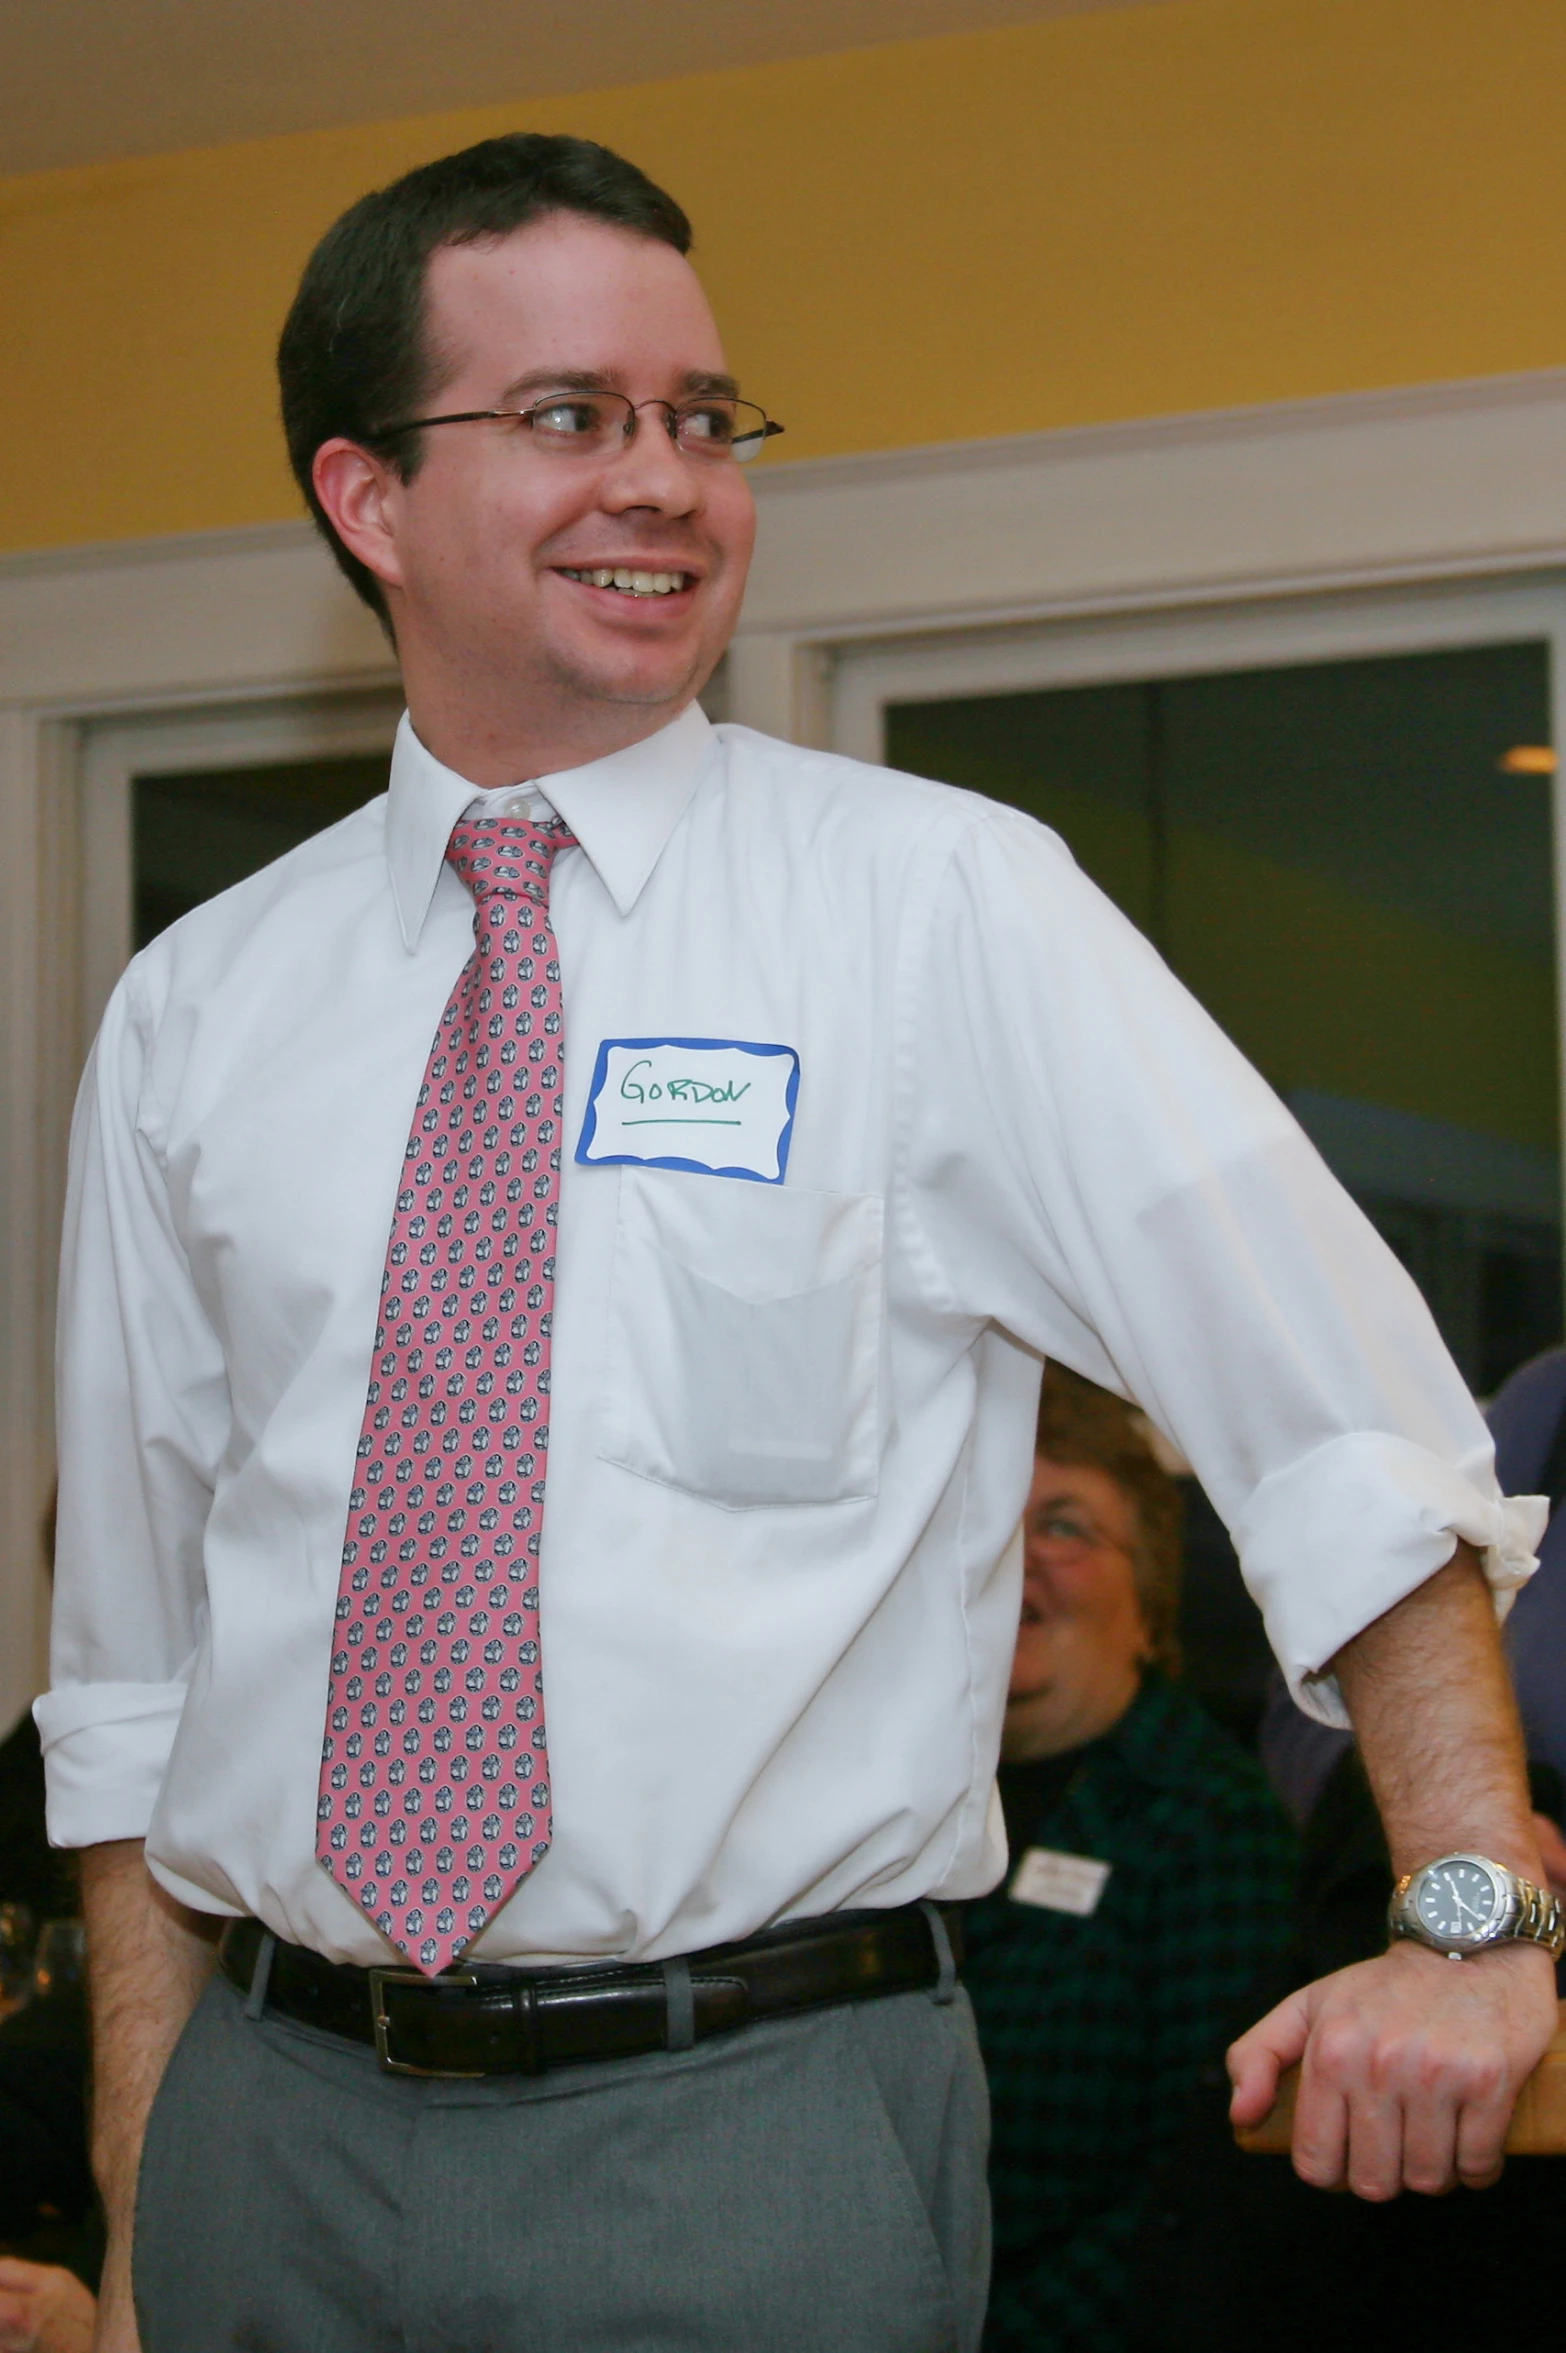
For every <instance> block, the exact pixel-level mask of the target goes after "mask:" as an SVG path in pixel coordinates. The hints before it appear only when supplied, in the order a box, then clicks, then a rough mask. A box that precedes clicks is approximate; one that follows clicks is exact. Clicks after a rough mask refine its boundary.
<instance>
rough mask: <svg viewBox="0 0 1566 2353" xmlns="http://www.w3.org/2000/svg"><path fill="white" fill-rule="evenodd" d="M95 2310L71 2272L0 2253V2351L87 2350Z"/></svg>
mask: <svg viewBox="0 0 1566 2353" xmlns="http://www.w3.org/2000/svg"><path fill="white" fill-rule="evenodd" d="M93 2310H94V2306H93V2296H92V2290H91V2289H90V2288H84V2287H83V2286H82V2283H81V2281H80V2280H79V2279H78V2278H77V2277H76V2275H75V2273H74V2272H70V2271H62V2270H61V2269H60V2268H59V2266H58V2264H54V2263H23V2262H22V2261H21V2260H20V2259H19V2258H18V2257H16V2256H14V2255H0V2353H88V2348H89V2347H90V2345H91V2344H92V2341H93V2334H92V2331H93Z"/></svg>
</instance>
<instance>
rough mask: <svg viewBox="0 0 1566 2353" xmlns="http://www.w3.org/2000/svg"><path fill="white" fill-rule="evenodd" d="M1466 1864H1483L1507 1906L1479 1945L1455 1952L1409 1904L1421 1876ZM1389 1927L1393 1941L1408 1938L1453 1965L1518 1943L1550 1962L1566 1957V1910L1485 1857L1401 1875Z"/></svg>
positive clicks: (1447, 1859)
mask: <svg viewBox="0 0 1566 2353" xmlns="http://www.w3.org/2000/svg"><path fill="white" fill-rule="evenodd" d="M1466 1861H1475V1862H1481V1863H1483V1865H1484V1867H1485V1869H1486V1870H1488V1871H1490V1872H1491V1873H1493V1874H1494V1876H1495V1877H1496V1878H1497V1879H1498V1880H1499V1881H1500V1883H1501V1885H1502V1887H1503V1888H1504V1889H1505V1891H1506V1895H1507V1898H1508V1901H1507V1904H1506V1908H1505V1911H1504V1913H1503V1915H1502V1916H1501V1918H1500V1919H1499V1920H1497V1922H1496V1923H1495V1925H1494V1926H1493V1927H1492V1928H1491V1929H1490V1931H1489V1933H1488V1934H1487V1935H1485V1936H1484V1937H1483V1938H1482V1939H1481V1940H1480V1941H1479V1942H1478V1943H1475V1944H1472V1945H1467V1946H1465V1947H1463V1948H1461V1949H1457V1948H1453V1947H1451V1946H1449V1945H1448V1944H1447V1942H1446V1941H1445V1939H1443V1938H1442V1937H1439V1936H1436V1935H1434V1934H1433V1933H1432V1932H1431V1930H1430V1929H1429V1928H1427V1927H1426V1925H1425V1923H1424V1921H1423V1920H1422V1919H1421V1918H1420V1916H1419V1913H1418V1910H1417V1908H1416V1906H1415V1905H1414V1903H1413V1901H1412V1900H1411V1891H1412V1888H1413V1885H1414V1882H1415V1881H1416V1880H1417V1879H1419V1878H1421V1877H1422V1876H1423V1872H1424V1871H1435V1870H1438V1869H1439V1868H1440V1866H1441V1865H1442V1864H1443V1863H1449V1862H1466ZM1387 1925H1388V1927H1389V1929H1390V1930H1391V1932H1392V1934H1393V1935H1394V1936H1403V1937H1408V1938H1411V1939H1412V1940H1413V1942H1415V1943H1416V1944H1423V1945H1428V1946H1429V1947H1430V1949H1431V1950H1432V1951H1433V1952H1444V1953H1447V1954H1448V1957H1449V1958H1450V1959H1452V1960H1459V1959H1465V1958H1471V1957H1472V1956H1473V1955H1474V1954H1477V1953H1481V1952H1488V1951H1489V1949H1490V1947H1491V1946H1492V1945H1498V1944H1515V1943H1518V1942H1519V1941H1520V1942H1523V1943H1527V1944H1537V1945H1543V1947H1544V1949H1545V1951H1546V1952H1547V1953H1548V1954H1549V1955H1550V1958H1551V1959H1552V1960H1554V1961H1559V1960H1560V1958H1561V1955H1562V1953H1563V1952H1566V1908H1563V1907H1562V1905H1561V1904H1560V1902H1559V1901H1558V1899H1557V1898H1556V1897H1555V1896H1553V1895H1552V1894H1551V1893H1550V1892H1549V1890H1548V1889H1547V1888H1542V1887H1535V1886H1534V1884H1533V1881H1532V1880H1531V1879H1523V1878H1521V1877H1520V1876H1519V1875H1518V1873H1517V1872H1515V1871H1508V1870H1507V1868H1506V1866H1505V1865H1504V1864H1503V1863H1492V1862H1491V1861H1490V1858H1489V1857H1488V1856H1487V1855H1479V1856H1454V1855H1442V1856H1438V1857H1437V1858H1436V1859H1435V1861H1433V1862H1430V1863H1426V1864H1425V1865H1424V1866H1423V1869H1422V1870H1421V1871H1408V1872H1405V1873H1404V1875H1403V1877H1402V1878H1401V1879H1400V1880H1399V1881H1398V1883H1397V1885H1396V1887H1395V1888H1394V1889H1393V1891H1392V1901H1391V1903H1390V1905H1389V1906H1388V1908H1387Z"/></svg>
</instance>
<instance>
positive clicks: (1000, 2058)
mask: <svg viewBox="0 0 1566 2353" xmlns="http://www.w3.org/2000/svg"><path fill="white" fill-rule="evenodd" d="M1001 1800H1002V1804H1003V1805H1004V1806H1005V1809H1006V1818H1007V1831H1008V1834H1009V1836H1010V1841H1011V1848H1012V1866H1011V1870H1012V1873H1015V1870H1016V1867H1017V1864H1018V1862H1019V1861H1020V1860H1021V1858H1022V1856H1023V1855H1024V1854H1025V1852H1026V1851H1027V1849H1028V1848H1030V1847H1046V1848H1050V1849H1054V1850H1058V1851H1061V1852H1064V1853H1067V1854H1073V1855H1085V1856H1092V1857H1095V1858H1096V1859H1098V1860H1099V1861H1101V1862H1105V1863H1108V1864H1109V1865H1110V1866H1111V1869H1110V1873H1109V1877H1108V1880H1107V1881H1106V1882H1105V1884H1104V1888H1103V1893H1102V1895H1101V1896H1100V1898H1099V1901H1098V1905H1097V1909H1096V1910H1095V1911H1094V1912H1093V1913H1092V1915H1091V1916H1090V1917H1085V1918H1084V1917H1076V1916H1073V1915H1072V1914H1070V1913H1068V1912H1063V1911H1054V1910H1048V1909H1043V1908H1040V1907H1038V1906H1034V1905H1028V1904H1023V1903H1018V1902H1015V1901H1013V1900H1012V1898H1011V1897H1010V1896H1009V1895H1008V1894H1007V1892H1006V1885H1002V1886H1001V1887H1000V1888H998V1889H997V1890H996V1892H995V1893H994V1894H993V1895H990V1896H986V1897H985V1898H984V1899H983V1900H982V1901H981V1902H979V1903H976V1904H973V1905H970V1907H969V1910H968V1920H967V1933H968V1960H967V1964H966V1966H965V1968H964V1971H963V1976H964V1980H965V1982H966V1984H967V1987H968V1991H969V1993H970V1994H971V1996H972V1998H973V2005H974V2009H975V2012H976V2013H977V2017H978V2022H979V2036H980V2041H981V2042H982V2044H983V2047H984V2054H985V2060H986V2063H987V2065H988V2069H989V2076H990V2093H991V2099H992V2103H993V2109H994V2139H993V2144H992V2154H991V2166H990V2186H991V2193H992V2196H993V2199H994V2207H995V2275H994V2285H993V2288H992V2291H991V2299H990V2318H989V2324H988V2327H987V2330H986V2333H985V2338H984V2343H985V2348H986V2353H1023V2349H1024V2348H1025V2349H1026V2353H1074V2349H1075V2348H1077V2347H1079V2346H1080V2347H1083V2348H1086V2347H1092V2348H1093V2353H1115V2349H1116V2348H1117V2347H1119V2346H1120V2345H1122V2344H1123V2343H1124V2342H1125V2341H1126V2335H1127V2330H1128V2326H1129V2317H1130V2316H1129V2311H1128V2306H1129V2302H1130V2288H1131V2278H1132V2255H1133V2249H1134V2246H1135V2242H1136V2240H1137V2235H1138V2232H1139V2229H1140V2227H1141V2224H1142V2219H1143V2215H1144V2211H1145V2208H1146V2203H1147V2198H1148V2192H1149V2189H1150V2186H1151V2182H1152V2177H1153V2174H1154V2171H1155V2169H1156V2167H1157V2165H1158V2163H1159V2160H1160V2158H1161V2157H1162V2156H1163V2155H1164V2154H1165V2153H1166V2152H1167V2150H1168V2148H1169V2147H1170V2145H1171V2144H1172V2142H1173V2141H1174V2139H1175V2137H1176V2133H1177V2130H1178V2127H1179V2124H1180V2122H1181V2119H1182V2117H1183V2114H1184V2112H1185V2110H1186V2108H1187V2106H1188V2104H1189V2101H1190V2099H1191V2096H1192V2094H1193V2092H1194V2090H1195V2088H1196V2085H1197V2082H1198V2079H1199V2077H1200V2074H1201V2070H1202V2069H1203V2067H1204V2065H1206V2064H1208V2063H1209V2062H1211V2061H1212V2060H1214V2059H1216V2058H1218V2057H1220V2056H1221V2054H1222V2052H1223V2049H1224V2047H1225V2045H1226V2043H1227V2042H1228V2041H1229V2040H1230V2039H1231V2037H1232V2036H1233V2034H1234V2033H1235V2032H1236V2031H1238V2030H1239V2028H1240V2027H1242V2026H1243V2025H1246V2024H1248V2023H1249V2022H1250V2019H1249V2015H1248V2007H1247V2004H1248V1997H1249V1995H1250V1993H1251V1989H1252V1987H1253V1986H1254V1985H1255V1984H1256V1983H1257V1981H1258V1980H1260V1979H1261V1978H1262V1977H1263V1976H1264V1975H1265V1974H1266V1973H1267V1972H1268V1971H1269V1970H1270V1969H1273V1970H1275V1969H1276V1967H1277V1965H1278V1964H1279V1962H1280V1961H1281V1960H1282V1958H1283V1956H1284V1954H1285V1952H1286V1950H1287V1947H1288V1944H1289V1939H1290V1935H1291V1931H1292V1928H1293V1874H1294V1863H1295V1849H1294V1841H1293V1837H1292V1834H1291V1833H1290V1831H1289V1829H1288V1827H1287V1825H1286V1824H1285V1822H1284V1820H1283V1818H1282V1816H1281V1815H1280V1813H1279V1812H1278V1809H1277V1806H1276V1804H1275V1802H1274V1800H1273V1799H1272V1797H1271V1795H1270V1793H1269V1791H1268V1789H1267V1785H1266V1783H1265V1781H1264V1779H1263V1777H1262V1775H1261V1773H1260V1772H1259V1770H1258V1769H1257V1768H1256V1767H1255V1766H1254V1765H1253V1764H1252V1763H1251V1762H1250V1760H1249V1759H1248V1758H1247V1757H1245V1756H1244V1755H1243V1754H1242V1753H1241V1751H1240V1750H1239V1749H1238V1748H1236V1747H1235V1746H1234V1744H1233V1743H1232V1742H1231V1741H1230V1740H1229V1739H1228V1738H1227V1736H1226V1735H1225V1734H1223V1733H1221V1732H1219V1731H1218V1730H1217V1729H1216V1728H1215V1726H1214V1725H1213V1724H1212V1723H1211V1722H1210V1721H1209V1720H1208V1718H1207V1717H1206V1716H1204V1715H1203V1713H1202V1711H1201V1710H1200V1709H1199V1708H1198V1707H1197V1705H1196V1703H1195V1702H1194V1701H1193V1700H1190V1699H1188V1698H1187V1697H1186V1696H1185V1695H1184V1694H1183V1693H1182V1692H1179V1691H1177V1690H1175V1689H1173V1688H1171V1686H1170V1685H1168V1684H1167V1683H1165V1682H1163V1681H1162V1680H1161V1679H1160V1678H1158V1677H1157V1676H1149V1677H1148V1679H1147V1681H1146V1682H1145V1683H1144V1684H1143V1687H1142V1690H1141V1692H1140V1693H1139V1695H1138V1697H1137V1699H1136V1700H1135V1701H1134V1703H1133V1704H1132V1706H1131V1707H1130V1708H1129V1709H1128V1711H1127V1712H1126V1714H1125V1715H1124V1716H1123V1717H1122V1718H1121V1720H1120V1722H1119V1723H1118V1724H1117V1725H1116V1726H1115V1728H1114V1730H1113V1731H1112V1732H1109V1733H1107V1734H1106V1735H1105V1736H1104V1738H1103V1739H1101V1740H1097V1741H1094V1742H1092V1743H1091V1745H1090V1746H1088V1747H1086V1748H1083V1749H1079V1750H1077V1751H1075V1752H1074V1754H1073V1755H1072V1756H1071V1757H1069V1758H1051V1759H1049V1760H1048V1761H1047V1762H1046V1763H1044V1764H1042V1765H1035V1766H1027V1765H1024V1766H1008V1767H1004V1768H1003V1769H1002V1773H1001ZM1010 1876H1011V1875H1010V1874H1008V1884H1009V1880H1010Z"/></svg>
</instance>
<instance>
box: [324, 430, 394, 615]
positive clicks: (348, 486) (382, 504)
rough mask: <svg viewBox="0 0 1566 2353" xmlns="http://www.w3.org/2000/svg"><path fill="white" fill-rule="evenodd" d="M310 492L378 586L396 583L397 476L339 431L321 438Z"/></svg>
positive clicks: (351, 552)
mask: <svg viewBox="0 0 1566 2353" xmlns="http://www.w3.org/2000/svg"><path fill="white" fill-rule="evenodd" d="M310 478H311V480H312V482H313V483H314V485H315V495H316V497H317V498H318V499H319V500H320V502H321V505H322V506H323V508H324V509H325V511H326V514H327V517H328V520H329V521H330V523H331V526H332V528H333V530H334V531H335V532H336V533H337V536H338V538H339V539H340V540H341V541H342V543H343V545H344V547H345V548H347V550H348V552H349V554H350V555H352V556H357V557H358V559H359V561H360V563H361V564H363V565H364V567H365V569H366V571H369V572H373V573H374V574H375V577H376V579H377V580H378V581H379V582H380V583H381V586H382V587H383V588H400V587H401V586H402V566H401V563H400V562H399V560H398V554H397V536H396V528H395V523H394V517H393V507H394V504H395V492H396V491H397V490H398V489H400V488H401V478H400V476H399V475H398V474H397V473H396V472H395V470H394V469H393V468H392V467H391V466H389V465H388V464H387V462H386V460H385V459H384V458H379V457H376V456H375V454H374V453H373V451H371V450H368V449H364V448H362V447H361V446H360V444H359V443H358V442H357V441H345V440H344V439H343V438H342V436H341V435H338V436H337V437H336V438H335V439H334V440H331V441H323V442H322V444H321V446H320V448H319V449H318V450H317V451H316V453H315V456H314V458H313V460H312V461H311V466H310Z"/></svg>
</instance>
